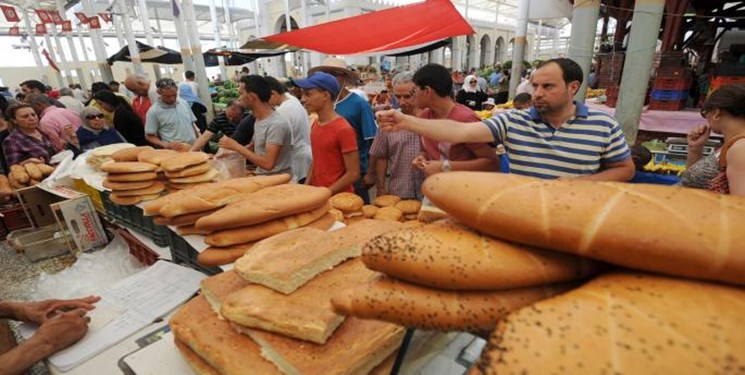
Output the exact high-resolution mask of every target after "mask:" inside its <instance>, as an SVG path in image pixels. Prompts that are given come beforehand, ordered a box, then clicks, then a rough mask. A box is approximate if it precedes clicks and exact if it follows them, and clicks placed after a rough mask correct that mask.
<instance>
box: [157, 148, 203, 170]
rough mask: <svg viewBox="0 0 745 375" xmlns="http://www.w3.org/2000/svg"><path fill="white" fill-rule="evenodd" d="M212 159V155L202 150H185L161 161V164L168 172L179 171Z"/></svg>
mask: <svg viewBox="0 0 745 375" xmlns="http://www.w3.org/2000/svg"><path fill="white" fill-rule="evenodd" d="M209 159H210V155H209V154H207V153H204V152H201V151H197V152H183V153H180V154H178V155H177V156H172V157H169V158H167V159H164V160H162V161H161V163H160V166H161V167H162V168H163V170H164V171H166V172H177V171H180V170H183V169H186V168H188V167H191V166H192V165H198V164H202V163H204V162H206V161H207V160H209Z"/></svg>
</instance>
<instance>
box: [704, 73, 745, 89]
mask: <svg viewBox="0 0 745 375" xmlns="http://www.w3.org/2000/svg"><path fill="white" fill-rule="evenodd" d="M743 83H745V77H735V76H719V77H714V78H712V79H711V84H710V85H709V92H712V91H714V90H717V89H719V88H721V87H722V86H729V85H737V84H743Z"/></svg>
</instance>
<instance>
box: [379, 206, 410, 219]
mask: <svg viewBox="0 0 745 375" xmlns="http://www.w3.org/2000/svg"><path fill="white" fill-rule="evenodd" d="M403 216H404V214H403V212H401V210H399V209H398V208H396V207H393V206H385V207H381V208H380V209H379V210H378V211H377V212H376V213H375V217H374V218H375V219H376V220H390V221H401V219H403Z"/></svg>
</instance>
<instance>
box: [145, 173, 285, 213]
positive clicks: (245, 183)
mask: <svg viewBox="0 0 745 375" xmlns="http://www.w3.org/2000/svg"><path fill="white" fill-rule="evenodd" d="M290 178H291V176H290V175H289V174H281V175H275V176H253V177H242V178H235V179H231V180H226V181H220V182H217V183H213V184H205V185H204V186H199V187H197V188H194V189H189V190H186V191H182V192H178V193H174V194H170V195H167V196H165V197H164V198H161V199H158V200H157V201H155V202H151V203H149V204H146V205H145V206H144V212H145V215H155V214H160V215H161V216H165V217H173V216H179V215H185V214H190V213H194V212H202V211H207V210H212V209H215V208H220V207H223V206H225V205H226V204H228V203H230V202H232V201H233V200H236V199H238V198H240V197H241V196H242V195H243V194H246V193H251V192H254V191H257V190H259V189H263V188H264V187H267V186H272V185H279V184H284V183H287V182H289V181H290Z"/></svg>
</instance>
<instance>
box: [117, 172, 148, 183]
mask: <svg viewBox="0 0 745 375" xmlns="http://www.w3.org/2000/svg"><path fill="white" fill-rule="evenodd" d="M157 177H158V174H157V173H155V172H139V173H109V174H108V175H106V179H107V180H108V181H109V182H133V181H153V180H155V179H156V178H157Z"/></svg>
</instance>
